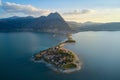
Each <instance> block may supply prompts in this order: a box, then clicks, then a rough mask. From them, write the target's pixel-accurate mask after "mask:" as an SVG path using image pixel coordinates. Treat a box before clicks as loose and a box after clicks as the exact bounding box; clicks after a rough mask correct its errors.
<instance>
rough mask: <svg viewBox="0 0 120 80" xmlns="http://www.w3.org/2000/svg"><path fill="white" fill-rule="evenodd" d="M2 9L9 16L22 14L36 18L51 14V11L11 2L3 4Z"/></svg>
mask: <svg viewBox="0 0 120 80" xmlns="http://www.w3.org/2000/svg"><path fill="white" fill-rule="evenodd" d="M2 9H3V10H4V12H6V13H9V14H20V13H21V14H24V15H29V16H35V17H38V16H42V15H47V14H49V13H50V12H51V11H50V10H43V9H38V8H36V7H33V6H31V5H21V4H16V3H10V2H6V3H3V4H2Z"/></svg>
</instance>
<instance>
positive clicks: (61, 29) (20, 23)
mask: <svg viewBox="0 0 120 80" xmlns="http://www.w3.org/2000/svg"><path fill="white" fill-rule="evenodd" d="M16 31H35V32H36V31H38V32H52V33H69V32H70V31H71V28H70V27H69V25H68V24H67V23H66V21H65V20H64V19H63V18H62V17H61V15H60V14H59V13H57V12H55V13H50V14H49V15H48V16H41V17H38V18H34V17H31V16H28V17H17V16H13V17H10V18H5V19H0V32H16Z"/></svg>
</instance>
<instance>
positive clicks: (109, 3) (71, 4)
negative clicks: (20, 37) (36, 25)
mask: <svg viewBox="0 0 120 80" xmlns="http://www.w3.org/2000/svg"><path fill="white" fill-rule="evenodd" d="M51 12H58V13H60V14H61V16H62V17H63V18H64V19H65V20H66V21H75V22H87V21H91V22H103V23H105V22H120V0H0V18H7V17H12V16H34V17H39V16H43V15H45V16H47V15H48V14H49V13H51Z"/></svg>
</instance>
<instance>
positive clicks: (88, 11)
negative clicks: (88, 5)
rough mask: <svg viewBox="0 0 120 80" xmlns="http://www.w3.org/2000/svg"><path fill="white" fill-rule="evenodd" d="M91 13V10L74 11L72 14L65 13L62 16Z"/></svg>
mask: <svg viewBox="0 0 120 80" xmlns="http://www.w3.org/2000/svg"><path fill="white" fill-rule="evenodd" d="M91 12H93V10H89V9H83V10H74V11H72V12H66V13H63V15H82V14H88V13H91Z"/></svg>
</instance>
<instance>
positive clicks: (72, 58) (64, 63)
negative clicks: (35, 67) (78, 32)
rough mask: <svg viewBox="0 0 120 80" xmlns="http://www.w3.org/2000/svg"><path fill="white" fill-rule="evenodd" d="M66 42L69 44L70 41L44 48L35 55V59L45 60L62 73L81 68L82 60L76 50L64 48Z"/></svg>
mask: <svg viewBox="0 0 120 80" xmlns="http://www.w3.org/2000/svg"><path fill="white" fill-rule="evenodd" d="M70 43H71V42H70ZM66 44H68V42H66V41H65V42H63V43H60V44H58V45H57V46H55V47H53V48H49V49H47V50H43V51H41V52H39V53H37V54H35V55H34V60H35V61H42V62H45V63H46V64H49V65H51V68H52V69H53V70H55V71H58V72H62V73H69V72H74V71H78V70H80V69H81V62H80V60H79V58H78V56H77V55H76V54H75V53H74V52H72V51H70V50H68V49H66V48H64V46H65V45H66Z"/></svg>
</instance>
